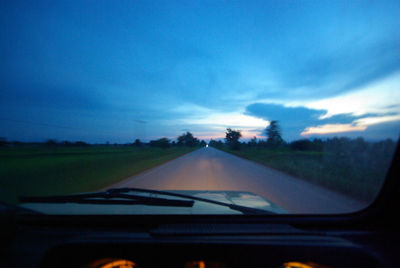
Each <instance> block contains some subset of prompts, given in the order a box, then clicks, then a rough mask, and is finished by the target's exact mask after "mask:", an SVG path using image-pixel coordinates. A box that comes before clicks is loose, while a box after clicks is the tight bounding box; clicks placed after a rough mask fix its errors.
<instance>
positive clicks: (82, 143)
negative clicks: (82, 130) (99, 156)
mask: <svg viewBox="0 0 400 268" xmlns="http://www.w3.org/2000/svg"><path fill="white" fill-rule="evenodd" d="M74 145H75V146H82V147H85V146H89V144H88V143H87V142H84V141H76V142H74Z"/></svg>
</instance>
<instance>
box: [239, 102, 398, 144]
mask: <svg viewBox="0 0 400 268" xmlns="http://www.w3.org/2000/svg"><path fill="white" fill-rule="evenodd" d="M327 112H328V111H327V110H318V109H310V108H306V107H286V106H284V105H279V104H271V103H254V104H251V105H249V106H247V107H246V112H245V113H246V114H247V115H251V116H254V117H258V118H262V119H265V120H267V121H270V120H278V121H279V122H280V125H281V128H282V135H283V137H284V138H285V139H287V140H293V139H298V138H300V137H301V136H300V135H303V136H308V137H312V136H318V135H324V136H326V135H347V134H350V135H354V134H356V135H358V136H364V134H368V135H367V136H371V137H372V136H374V137H375V138H377V136H378V133H379V134H381V137H380V138H386V137H392V138H393V131H391V132H390V133H385V132H384V131H380V126H381V127H384V126H385V125H386V124H387V123H390V122H393V124H394V125H396V123H397V124H398V127H399V123H400V115H398V114H395V115H393V114H386V115H385V114H383V115H382V114H364V115H353V114H336V115H333V116H329V117H326V116H325V115H326V114H327ZM391 127H392V128H393V126H392V125H391ZM369 129H371V130H370V131H368V130H369ZM372 132H373V133H375V134H374V135H372V134H370V133H372Z"/></svg>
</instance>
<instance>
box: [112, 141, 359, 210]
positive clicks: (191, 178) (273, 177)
mask: <svg viewBox="0 0 400 268" xmlns="http://www.w3.org/2000/svg"><path fill="white" fill-rule="evenodd" d="M114 187H137V188H146V189H154V190H234V191H248V192H252V193H255V194H258V195H260V196H262V197H264V198H266V199H268V200H270V201H272V202H274V203H275V204H277V205H278V206H280V207H282V208H284V209H286V210H287V211H289V212H291V213H323V214H324V213H345V212H354V211H356V210H359V209H362V208H364V207H365V204H362V203H360V202H358V201H356V200H353V199H350V198H348V197H346V196H343V195H341V194H338V193H336V192H333V191H330V190H328V189H325V188H322V187H319V186H316V185H314V184H311V183H308V182H306V181H304V180H301V179H298V178H295V177H293V176H289V175H287V174H285V173H282V172H279V171H277V170H274V169H271V168H268V167H265V166H263V165H260V164H258V163H255V162H252V161H249V160H246V159H242V158H239V157H237V156H234V155H232V154H229V153H225V152H223V151H220V150H217V149H214V148H211V147H208V148H201V149H199V150H196V151H193V152H191V153H189V154H186V155H184V156H181V157H179V158H177V159H175V160H172V161H169V162H167V163H165V164H163V165H160V166H158V167H155V168H152V169H150V170H148V171H145V172H143V173H141V174H139V175H136V176H133V177H130V178H128V179H126V180H123V181H121V182H119V183H117V184H114V185H111V186H109V187H108V188H114Z"/></svg>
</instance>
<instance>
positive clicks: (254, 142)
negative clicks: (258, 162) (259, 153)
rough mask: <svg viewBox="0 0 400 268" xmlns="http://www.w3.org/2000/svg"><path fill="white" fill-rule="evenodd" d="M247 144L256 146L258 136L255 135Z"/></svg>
mask: <svg viewBox="0 0 400 268" xmlns="http://www.w3.org/2000/svg"><path fill="white" fill-rule="evenodd" d="M247 145H248V146H249V147H256V146H257V137H256V136H254V137H253V138H252V139H251V140H250V141H249V142H248V143H247Z"/></svg>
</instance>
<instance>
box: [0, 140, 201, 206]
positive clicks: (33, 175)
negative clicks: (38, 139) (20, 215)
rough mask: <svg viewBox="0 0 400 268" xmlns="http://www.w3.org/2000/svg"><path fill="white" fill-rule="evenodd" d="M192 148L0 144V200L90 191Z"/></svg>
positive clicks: (11, 201) (14, 200)
mask: <svg viewBox="0 0 400 268" xmlns="http://www.w3.org/2000/svg"><path fill="white" fill-rule="evenodd" d="M194 149H196V148H188V147H171V148H167V149H161V148H154V147H142V148H136V147H129V146H89V147H61V146H60V147H45V146H17V147H3V148H0V200H1V201H6V202H10V203H17V202H18V196H21V195H53V194H57V195H58V194H69V193H76V192H84V191H93V190H98V189H100V188H103V187H106V186H108V185H110V184H113V183H116V182H118V181H120V180H123V179H125V178H127V177H129V176H132V175H135V174H138V173H140V172H142V171H144V170H146V169H149V168H151V167H154V166H157V165H159V164H161V163H164V162H166V161H169V160H171V159H174V158H176V157H179V156H181V155H183V154H185V153H188V152H190V151H192V150H194Z"/></svg>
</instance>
